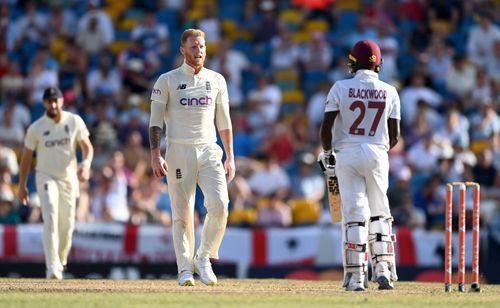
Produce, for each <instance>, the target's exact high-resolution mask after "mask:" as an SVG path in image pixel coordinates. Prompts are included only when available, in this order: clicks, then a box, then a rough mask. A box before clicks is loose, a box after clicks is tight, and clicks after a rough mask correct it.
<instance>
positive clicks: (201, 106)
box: [149, 29, 235, 286]
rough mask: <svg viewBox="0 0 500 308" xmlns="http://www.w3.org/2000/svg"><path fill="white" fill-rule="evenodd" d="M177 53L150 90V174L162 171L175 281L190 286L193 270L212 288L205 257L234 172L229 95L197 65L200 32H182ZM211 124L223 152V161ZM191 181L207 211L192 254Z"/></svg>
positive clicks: (211, 252) (210, 254) (221, 222)
mask: <svg viewBox="0 0 500 308" xmlns="http://www.w3.org/2000/svg"><path fill="white" fill-rule="evenodd" d="M180 52H181V53H182V55H183V56H184V63H183V64H182V65H181V66H180V67H179V68H177V69H174V70H172V71H169V72H167V73H165V74H163V75H161V76H160V77H159V78H158V80H157V81H156V83H155V85H154V88H153V90H152V94H151V117H150V124H149V127H150V128H149V134H150V138H149V139H150V146H151V167H152V168H153V172H154V174H155V175H156V176H164V175H167V180H168V192H169V195H170V199H171V203H172V216H173V219H172V221H173V223H172V232H173V240H174V248H175V255H176V258H177V268H178V274H179V277H178V282H179V284H180V285H181V286H192V285H194V278H193V272H196V273H197V274H198V275H199V277H200V280H201V282H203V283H204V284H206V285H212V286H213V285H216V284H217V277H216V276H215V274H214V272H213V270H212V266H211V263H210V258H214V259H217V258H218V250H219V247H220V245H221V242H222V238H223V236H224V231H225V229H226V222H227V215H228V209H227V207H228V203H229V197H228V191H227V183H228V182H230V181H231V180H232V179H233V177H234V173H235V165H234V155H233V133H232V126H231V119H230V116H229V98H228V94H227V85H226V81H225V79H224V77H223V76H222V75H221V74H219V73H217V72H214V71H212V70H209V69H206V68H204V67H203V65H204V62H205V56H206V54H205V34H204V33H203V31H201V30H198V29H188V30H186V31H184V33H183V34H182V38H181V47H180ZM164 123H166V125H167V153H166V161H165V159H163V157H162V156H161V153H160V141H161V136H162V130H163V125H164ZM214 123H215V124H216V126H217V129H218V130H219V134H220V137H221V139H222V143H223V146H224V150H225V153H226V160H225V162H224V165H222V162H221V160H222V155H223V153H222V149H221V148H220V147H219V146H218V145H217V143H216V141H217V137H216V126H215V125H214ZM226 173H227V179H226V176H225V174H226ZM196 184H198V185H199V186H200V188H201V190H202V191H203V195H204V197H205V204H204V205H205V207H206V208H207V215H206V217H205V221H204V224H203V230H202V234H201V241H200V246H199V247H198V250H197V252H196V254H195V238H194V221H193V215H194V200H195V192H196Z"/></svg>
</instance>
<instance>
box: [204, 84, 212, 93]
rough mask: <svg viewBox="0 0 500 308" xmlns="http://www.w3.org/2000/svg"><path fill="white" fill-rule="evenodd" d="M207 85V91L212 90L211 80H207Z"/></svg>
mask: <svg viewBox="0 0 500 308" xmlns="http://www.w3.org/2000/svg"><path fill="white" fill-rule="evenodd" d="M205 87H206V90H207V92H210V91H212V87H211V86H210V81H207V82H205Z"/></svg>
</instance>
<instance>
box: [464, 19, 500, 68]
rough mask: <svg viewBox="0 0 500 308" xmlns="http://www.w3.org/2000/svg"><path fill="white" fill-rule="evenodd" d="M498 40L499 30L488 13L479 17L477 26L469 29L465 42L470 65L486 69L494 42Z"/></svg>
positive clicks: (499, 36) (499, 37)
mask: <svg viewBox="0 0 500 308" xmlns="http://www.w3.org/2000/svg"><path fill="white" fill-rule="evenodd" d="M498 40H500V28H499V27H498V26H497V25H496V24H495V23H493V21H492V19H491V16H490V13H483V14H481V15H480V16H479V24H478V25H475V26H473V27H472V28H471V30H470V32H469V38H468V40H467V52H468V54H469V57H470V60H471V62H472V63H474V64H476V65H477V66H478V67H479V68H481V69H486V68H487V66H488V65H490V63H488V62H487V61H488V59H490V58H491V57H492V56H493V53H494V49H493V48H494V44H495V41H498Z"/></svg>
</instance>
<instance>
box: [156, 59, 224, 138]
mask: <svg viewBox="0 0 500 308" xmlns="http://www.w3.org/2000/svg"><path fill="white" fill-rule="evenodd" d="M151 100H153V101H157V102H161V103H164V104H165V108H166V111H167V112H166V114H165V122H166V124H167V141H168V142H173V143H182V144H203V143H214V142H216V141H217V134H216V131H215V124H214V121H215V109H216V105H217V104H229V97H228V94H227V84H226V80H225V79H224V77H223V76H222V75H221V74H219V73H217V72H215V71H212V70H210V69H207V68H202V70H201V71H200V72H199V73H198V74H195V73H194V69H193V68H192V67H190V66H189V65H187V64H186V63H184V64H183V65H181V66H180V67H179V68H177V69H174V70H172V71H169V72H167V73H165V74H163V75H161V76H160V77H159V78H158V80H157V81H156V83H155V85H154V87H153V90H152V93H151Z"/></svg>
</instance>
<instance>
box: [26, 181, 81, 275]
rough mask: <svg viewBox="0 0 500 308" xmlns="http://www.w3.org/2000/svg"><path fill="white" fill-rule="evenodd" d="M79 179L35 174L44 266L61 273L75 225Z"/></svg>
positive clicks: (48, 269) (52, 271)
mask: <svg viewBox="0 0 500 308" xmlns="http://www.w3.org/2000/svg"><path fill="white" fill-rule="evenodd" d="M77 185H78V182H77V181H76V180H73V181H71V180H67V179H65V180H61V179H57V178H54V177H52V176H50V175H47V174H45V173H42V172H37V173H36V188H37V192H38V195H39V197H40V206H41V208H42V217H43V250H44V254H45V266H46V267H47V271H48V272H50V273H54V272H60V271H62V270H63V268H64V266H65V265H66V264H67V261H68V254H69V251H70V249H71V241H72V237H73V230H74V228H75V209H76V197H77V191H78V190H77V187H76V186H77Z"/></svg>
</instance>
